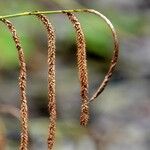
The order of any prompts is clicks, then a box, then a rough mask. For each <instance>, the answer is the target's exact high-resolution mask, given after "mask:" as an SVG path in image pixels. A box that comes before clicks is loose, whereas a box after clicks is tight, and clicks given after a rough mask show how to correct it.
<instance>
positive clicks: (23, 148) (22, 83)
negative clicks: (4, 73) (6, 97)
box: [1, 19, 28, 150]
mask: <svg viewBox="0 0 150 150" xmlns="http://www.w3.org/2000/svg"><path fill="white" fill-rule="evenodd" d="M1 21H2V22H3V23H4V24H5V25H6V26H7V27H8V28H9V31H10V32H11V34H12V37H13V40H14V42H15V45H16V48H17V50H18V57H19V64H20V74H19V87H20V96H21V110H20V112H21V127H22V131H21V144H20V150H27V149H28V106H27V98H26V64H25V57H24V52H23V49H22V47H21V44H20V40H19V37H18V35H17V33H16V29H15V27H14V26H13V25H12V23H11V22H10V21H8V20H5V19H1Z"/></svg>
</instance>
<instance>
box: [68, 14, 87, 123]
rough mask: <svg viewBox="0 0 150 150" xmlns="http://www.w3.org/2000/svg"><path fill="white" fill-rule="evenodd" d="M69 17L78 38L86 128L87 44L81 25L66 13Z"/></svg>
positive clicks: (73, 16)
mask: <svg viewBox="0 0 150 150" xmlns="http://www.w3.org/2000/svg"><path fill="white" fill-rule="evenodd" d="M66 14H67V16H68V17H69V20H70V21H71V22H72V24H73V26H74V28H75V31H76V34H77V37H76V41H77V62H78V70H79V73H78V74H79V80H80V85H81V97H82V106H81V116H80V124H81V125H83V126H86V125H87V123H88V120H89V98H88V71H87V63H86V44H85V37H84V34H83V31H82V28H81V25H80V23H79V21H78V19H77V18H76V16H75V15H74V14H72V13H66Z"/></svg>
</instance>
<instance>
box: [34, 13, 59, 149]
mask: <svg viewBox="0 0 150 150" xmlns="http://www.w3.org/2000/svg"><path fill="white" fill-rule="evenodd" d="M37 17H38V18H39V19H40V20H41V21H42V23H43V24H44V26H45V28H46V30H47V34H48V98H49V103H48V108H49V113H50V125H49V131H48V134H49V135H48V149H49V150H51V149H52V148H53V145H54V142H55V134H56V119H57V112H56V99H55V97H56V96H55V51H56V46H55V31H54V29H53V26H52V25H51V23H50V22H49V20H48V19H47V18H46V16H44V15H41V14H39V15H37Z"/></svg>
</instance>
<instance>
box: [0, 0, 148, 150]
mask: <svg viewBox="0 0 150 150" xmlns="http://www.w3.org/2000/svg"><path fill="white" fill-rule="evenodd" d="M76 8H92V9H96V10H98V11H100V12H101V13H103V14H104V15H106V16H107V17H108V18H109V19H110V20H111V21H112V23H113V24H114V26H115V28H116V29H117V32H118V35H119V40H120V59H119V63H118V65H117V68H116V71H115V73H114V75H113V78H112V80H111V82H110V83H109V85H108V87H107V88H106V90H105V91H104V92H103V93H102V94H101V95H100V96H99V97H98V98H97V99H96V100H95V101H94V102H92V103H91V104H90V111H91V113H90V122H89V125H88V127H87V128H83V127H80V125H79V115H80V96H79V95H80V88H79V87H80V85H79V82H78V75H77V67H76V45H75V34H74V29H73V27H72V25H71V23H70V22H69V21H68V18H67V17H66V16H64V15H60V14H59V15H49V18H50V20H51V22H52V24H53V25H54V27H55V29H56V34H57V53H56V55H57V63H56V64H57V65H56V69H57V70H56V75H57V83H56V91H57V93H56V94H57V111H58V123H57V140H56V144H55V147H54V150H60V149H61V150H85V149H87V150H127V149H129V150H149V149H150V92H149V91H150V28H149V27H150V1H148V0H132V1H131V0H126V1H123V0H92V1H91V0H71V1H70V0H36V1H34V0H26V1H24V0H19V1H18V0H13V1H10V0H1V1H0V15H7V14H13V13H18V12H24V11H35V10H57V9H76ZM77 16H78V18H79V20H80V22H81V25H82V28H83V30H84V32H85V36H86V41H87V51H88V52H87V56H88V69H89V82H90V95H92V93H93V92H94V91H95V90H96V89H97V88H98V86H99V84H100V81H102V79H103V77H104V75H105V73H106V72H107V70H108V66H109V64H110V59H111V56H112V50H113V44H112V38H111V33H110V30H109V29H108V27H107V26H106V24H105V23H104V22H103V21H101V20H100V19H99V18H98V17H95V16H94V15H92V14H85V13H84V14H77ZM87 18H88V19H87ZM10 20H11V21H12V22H13V24H14V25H15V27H16V29H17V31H18V34H19V36H20V38H21V43H22V46H23V47H24V51H25V56H26V62H27V71H28V72H27V73H28V76H27V79H28V80H27V96H28V104H29V117H30V133H29V134H30V149H31V150H46V149H47V145H46V138H47V128H48V123H49V120H48V111H47V103H48V100H47V37H46V32H45V30H44V27H43V26H42V24H41V23H40V22H39V21H38V19H37V18H35V17H33V16H30V17H29V16H28V17H19V18H13V19H10ZM0 37H1V38H0V150H16V149H18V146H19V138H20V124H19V107H20V100H19V96H18V84H17V82H18V59H17V51H16V49H15V46H14V43H13V41H12V39H11V36H10V33H9V32H8V29H7V28H6V27H5V26H4V25H3V24H2V23H1V24H0Z"/></svg>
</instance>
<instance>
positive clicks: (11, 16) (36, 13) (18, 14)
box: [0, 9, 88, 19]
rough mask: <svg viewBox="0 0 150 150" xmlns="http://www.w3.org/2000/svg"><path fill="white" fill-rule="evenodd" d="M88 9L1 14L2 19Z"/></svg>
mask: <svg viewBox="0 0 150 150" xmlns="http://www.w3.org/2000/svg"><path fill="white" fill-rule="evenodd" d="M87 10H88V9H74V10H55V11H33V12H23V13H17V14H12V15H5V16H0V19H7V18H14V17H20V16H30V15H38V14H60V13H67V12H70V13H71V12H86V11H87Z"/></svg>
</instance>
